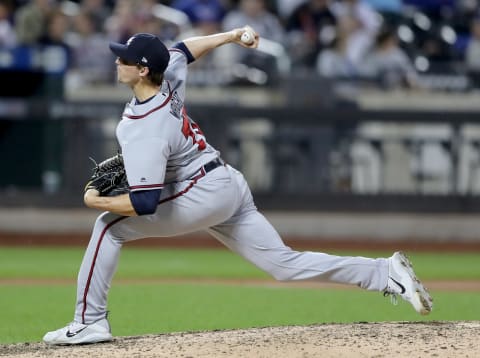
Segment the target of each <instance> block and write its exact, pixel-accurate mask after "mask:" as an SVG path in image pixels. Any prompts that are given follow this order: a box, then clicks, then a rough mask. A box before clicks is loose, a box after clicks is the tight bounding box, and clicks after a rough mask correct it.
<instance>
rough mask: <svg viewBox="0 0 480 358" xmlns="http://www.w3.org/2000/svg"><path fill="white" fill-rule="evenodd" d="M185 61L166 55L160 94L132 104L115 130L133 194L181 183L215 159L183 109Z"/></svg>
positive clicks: (174, 54) (173, 53)
mask: <svg viewBox="0 0 480 358" xmlns="http://www.w3.org/2000/svg"><path fill="white" fill-rule="evenodd" d="M186 76H187V59H186V57H185V55H184V54H183V52H182V51H180V50H177V49H171V50H170V62H169V64H168V67H167V70H166V72H165V76H164V79H165V80H164V82H163V86H162V89H161V91H160V92H159V93H158V94H157V95H156V96H154V97H153V98H151V99H149V100H147V101H146V102H144V103H137V102H136V99H135V98H133V99H132V100H131V101H130V102H129V103H127V105H126V106H125V110H124V112H123V116H122V120H121V122H120V123H119V125H118V127H117V138H118V142H119V143H120V146H121V148H122V154H123V158H124V162H125V171H126V173H127V178H128V182H129V185H130V189H131V191H137V190H150V189H158V188H162V187H163V186H164V184H166V183H167V184H168V183H172V182H177V181H181V180H185V179H187V178H189V177H191V176H192V175H193V174H194V173H195V172H197V171H198V169H199V168H201V167H202V165H204V164H206V163H208V162H209V161H211V160H212V159H214V158H216V157H217V156H218V153H217V151H216V150H215V149H213V148H212V146H210V145H209V144H208V143H207V141H206V139H205V136H204V135H203V133H202V132H201V130H200V128H199V127H198V126H197V125H196V123H194V122H193V121H192V120H191V119H190V118H189V117H188V115H187V112H186V110H185V107H184V105H183V104H184V101H185V82H186Z"/></svg>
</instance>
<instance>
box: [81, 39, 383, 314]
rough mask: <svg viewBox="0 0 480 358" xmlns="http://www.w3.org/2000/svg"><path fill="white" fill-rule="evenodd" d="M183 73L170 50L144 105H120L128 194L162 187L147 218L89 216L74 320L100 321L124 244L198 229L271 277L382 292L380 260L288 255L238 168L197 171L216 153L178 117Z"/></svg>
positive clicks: (181, 58) (180, 59)
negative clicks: (91, 218)
mask: <svg viewBox="0 0 480 358" xmlns="http://www.w3.org/2000/svg"><path fill="white" fill-rule="evenodd" d="M186 73H187V59H186V56H185V54H184V53H183V52H181V51H180V50H177V49H172V50H171V60H170V63H169V65H168V68H167V71H166V74H165V81H164V82H165V83H164V86H162V90H161V91H160V92H159V93H158V94H157V95H156V96H155V97H153V98H152V99H150V100H148V101H147V102H145V103H140V104H138V103H136V102H135V100H134V99H133V100H132V101H131V102H130V103H129V104H127V106H126V107H125V112H124V113H123V118H122V121H121V122H120V123H119V125H118V129H117V137H118V140H119V143H120V145H121V147H122V151H123V156H124V161H125V167H126V172H127V176H128V181H129V184H130V186H131V190H133V191H136V190H147V189H155V188H162V193H161V198H160V201H159V203H158V206H157V210H156V211H155V213H153V214H150V215H141V216H128V217H127V216H119V215H116V214H113V213H109V212H105V213H103V214H102V215H100V216H99V217H98V218H97V220H96V222H95V226H94V228H93V231H92V236H91V239H90V243H89V245H88V248H87V250H86V252H85V255H84V258H83V261H82V265H81V267H80V272H79V274H78V286H77V301H76V310H75V315H74V320H75V321H76V322H81V323H86V324H90V323H92V322H96V321H98V320H100V319H103V318H105V316H106V314H107V294H108V290H109V288H110V283H111V281H112V278H113V275H114V273H115V270H116V268H117V264H118V260H119V257H120V250H121V248H122V245H123V244H124V243H125V242H128V241H131V240H138V239H142V238H145V237H157V238H158V239H159V240H161V238H162V237H165V236H177V235H180V234H185V233H189V232H195V231H198V230H205V231H207V232H208V233H209V234H211V235H212V236H213V237H215V238H216V239H217V240H219V241H220V242H222V243H223V244H224V245H225V246H226V247H228V248H229V249H230V250H232V251H233V252H236V253H238V254H239V255H241V256H242V257H244V258H245V259H246V260H248V261H250V262H251V263H252V264H254V265H256V266H257V267H258V268H259V269H261V270H263V271H265V272H267V273H269V274H270V275H272V276H273V277H274V278H276V279H278V280H305V279H315V280H318V281H331V282H338V283H348V284H353V285H358V286H360V287H362V288H365V289H368V290H377V291H381V290H383V289H385V288H386V286H387V280H388V260H387V259H384V258H378V259H371V258H364V257H340V256H333V255H328V254H324V253H320V252H309V251H305V252H298V251H294V250H292V249H291V248H290V247H288V246H286V245H285V244H284V243H283V241H282V239H281V238H280V236H279V235H278V233H277V231H276V230H275V228H273V226H272V225H271V224H270V223H269V222H268V221H267V219H266V218H265V217H264V216H263V215H262V214H261V213H260V212H258V210H257V208H256V207H255V204H254V201H253V198H252V195H251V192H250V189H249V187H248V184H247V182H246V181H245V178H244V177H243V175H242V174H241V173H240V172H239V171H237V170H235V169H234V168H232V167H231V166H229V165H218V166H215V167H213V169H211V170H208V171H207V170H206V169H205V170H204V169H202V168H201V167H202V165H204V164H206V163H207V162H209V161H211V160H212V159H214V158H216V157H217V156H218V153H217V152H216V151H215V149H213V148H212V147H211V146H210V145H208V143H207V141H206V139H205V137H204V135H203V134H202V133H201V132H200V130H199V128H198V127H197V126H196V125H195V124H194V123H193V122H191V121H190V120H189V119H188V116H187V115H186V112H185V109H184V107H183V102H184V99H185V78H186ZM319 307H321V304H319ZM120 314H121V313H120Z"/></svg>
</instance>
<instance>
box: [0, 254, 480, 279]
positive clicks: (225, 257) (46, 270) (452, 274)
mask: <svg viewBox="0 0 480 358" xmlns="http://www.w3.org/2000/svg"><path fill="white" fill-rule="evenodd" d="M333 253H334V254H338V255H359V256H368V257H387V256H390V255H391V253H390V252H363V251H362V252H357V251H350V252H333ZM407 254H408V255H409V257H410V258H411V260H412V261H413V263H414V265H415V271H416V272H417V274H418V275H419V276H420V277H421V278H422V279H463V280H467V279H480V252H473V253H411V252H407ZM82 257H83V248H24V247H22V248H11V247H0V278H21V277H28V278H74V277H76V275H77V271H78V268H79V266H80V262H81V260H82ZM116 277H120V278H135V277H138V278H154V277H169V278H177V277H188V278H198V277H213V278H266V277H268V275H266V274H265V273H263V272H262V271H260V270H259V269H257V268H256V267H254V266H253V265H251V264H250V263H248V262H246V261H245V260H244V259H243V258H241V257H240V256H238V255H236V254H233V253H232V252H230V251H227V250H218V249H217V250H193V249H190V250H178V249H139V248H132V247H125V248H124V249H123V250H122V254H121V258H120V264H119V270H118V272H117V276H116Z"/></svg>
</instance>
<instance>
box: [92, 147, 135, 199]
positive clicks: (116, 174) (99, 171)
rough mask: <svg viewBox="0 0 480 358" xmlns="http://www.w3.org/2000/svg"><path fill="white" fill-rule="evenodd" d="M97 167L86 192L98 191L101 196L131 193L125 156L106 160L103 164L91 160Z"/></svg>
mask: <svg viewBox="0 0 480 358" xmlns="http://www.w3.org/2000/svg"><path fill="white" fill-rule="evenodd" d="M90 159H91V160H92V161H93V163H94V164H95V167H94V168H93V174H92V176H91V177H90V180H89V181H88V182H87V184H86V185H85V190H84V191H85V192H86V191H87V190H88V189H96V190H98V191H99V193H100V196H116V195H121V194H125V193H128V192H129V187H128V181H127V175H126V174H125V166H124V165H123V156H122V154H121V153H118V154H116V155H114V156H113V157H110V158H107V159H105V160H104V161H103V162H101V163H98V164H97V162H95V160H93V159H92V158H90Z"/></svg>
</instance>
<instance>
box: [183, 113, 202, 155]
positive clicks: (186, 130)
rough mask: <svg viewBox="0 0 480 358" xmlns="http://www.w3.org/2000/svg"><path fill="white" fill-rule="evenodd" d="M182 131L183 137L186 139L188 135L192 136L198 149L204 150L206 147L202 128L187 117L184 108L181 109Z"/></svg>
mask: <svg viewBox="0 0 480 358" xmlns="http://www.w3.org/2000/svg"><path fill="white" fill-rule="evenodd" d="M182 133H183V135H184V136H185V139H188V137H190V138H192V141H193V144H197V145H198V150H204V149H205V148H206V147H207V144H206V143H205V136H204V134H203V132H202V130H201V129H200V127H199V126H198V124H197V123H195V122H192V121H191V120H190V119H189V118H188V116H187V112H186V111H185V110H184V111H183V125H182Z"/></svg>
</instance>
